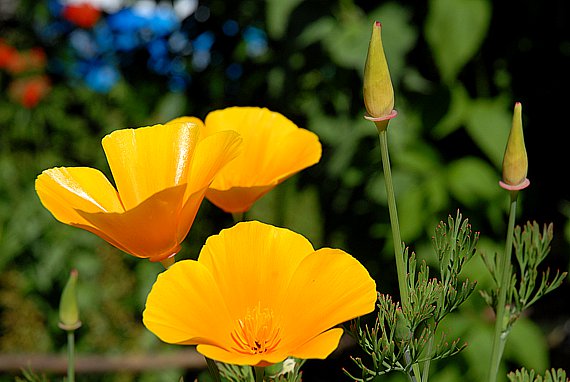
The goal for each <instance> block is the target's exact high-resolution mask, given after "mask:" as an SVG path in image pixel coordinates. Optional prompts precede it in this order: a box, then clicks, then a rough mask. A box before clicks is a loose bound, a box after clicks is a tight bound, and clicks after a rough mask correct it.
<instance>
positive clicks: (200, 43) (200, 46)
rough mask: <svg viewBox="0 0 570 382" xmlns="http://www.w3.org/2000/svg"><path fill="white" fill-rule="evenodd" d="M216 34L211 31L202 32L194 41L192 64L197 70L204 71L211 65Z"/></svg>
mask: <svg viewBox="0 0 570 382" xmlns="http://www.w3.org/2000/svg"><path fill="white" fill-rule="evenodd" d="M214 41H215V36H214V33H212V32H211V31H207V32H204V33H202V34H200V35H199V36H198V37H196V39H195V40H194V41H192V46H193V48H194V53H193V55H192V66H193V67H194V69H195V70H197V71H202V70H204V69H206V67H208V65H210V58H211V54H210V49H211V48H212V45H214Z"/></svg>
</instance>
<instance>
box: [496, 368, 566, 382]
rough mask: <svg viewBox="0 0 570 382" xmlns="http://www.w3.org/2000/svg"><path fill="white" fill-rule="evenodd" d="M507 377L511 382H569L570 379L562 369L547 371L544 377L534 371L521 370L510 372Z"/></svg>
mask: <svg viewBox="0 0 570 382" xmlns="http://www.w3.org/2000/svg"><path fill="white" fill-rule="evenodd" d="M507 377H508V378H509V382H569V381H570V379H568V378H567V377H566V372H565V371H564V370H562V369H557V370H556V369H551V370H546V372H545V374H544V377H543V376H542V375H540V374H536V373H535V371H534V370H530V371H528V370H526V369H525V368H522V369H520V370H516V371H512V372H510V373H509V374H508V375H507Z"/></svg>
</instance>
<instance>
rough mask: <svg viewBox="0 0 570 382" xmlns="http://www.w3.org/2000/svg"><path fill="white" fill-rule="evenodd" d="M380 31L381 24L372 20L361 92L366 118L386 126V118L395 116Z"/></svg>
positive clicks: (392, 92)
mask: <svg viewBox="0 0 570 382" xmlns="http://www.w3.org/2000/svg"><path fill="white" fill-rule="evenodd" d="M381 32H382V24H381V23H380V22H379V21H376V22H374V25H373V27H372V37H371V38H370V44H369V46H368V55H367V56H366V64H365V66H364V86H363V93H364V106H365V107H366V112H367V113H368V119H370V120H372V121H374V122H376V125H377V126H378V122H383V123H382V124H381V125H384V126H387V120H389V119H390V118H393V117H394V116H395V111H394V110H393V109H394V88H393V87H392V80H391V78H390V71H389V70H388V62H387V61H386V55H385V54H384V47H383V45H382V36H381ZM378 127H379V128H380V126H378ZM384 128H385V127H384Z"/></svg>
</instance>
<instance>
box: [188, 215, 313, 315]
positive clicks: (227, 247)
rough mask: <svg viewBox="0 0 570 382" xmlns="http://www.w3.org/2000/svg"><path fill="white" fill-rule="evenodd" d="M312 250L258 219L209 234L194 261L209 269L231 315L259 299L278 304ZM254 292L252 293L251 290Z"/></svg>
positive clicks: (294, 235)
mask: <svg viewBox="0 0 570 382" xmlns="http://www.w3.org/2000/svg"><path fill="white" fill-rule="evenodd" d="M313 252H314V249H313V246H312V245H311V243H310V242H309V241H308V240H307V239H306V238H304V237H303V236H302V235H299V234H297V233H295V232H293V231H290V230H287V229H284V228H277V227H274V226H271V225H268V224H263V223H260V222H258V221H249V222H242V223H238V224H236V225H235V226H234V227H232V228H231V229H225V230H222V231H221V232H220V234H219V235H214V236H210V237H209V238H208V240H206V244H205V245H204V247H203V248H202V251H201V252H200V256H199V258H198V261H199V262H200V263H202V264H204V266H206V267H207V268H208V269H210V272H212V275H213V277H214V278H215V280H216V282H217V285H218V287H219V288H220V291H221V292H222V294H223V295H224V296H232V298H229V299H227V305H228V309H229V311H230V312H231V314H233V315H234V316H240V315H245V314H246V310H247V308H248V307H252V306H255V305H257V304H258V303H259V302H261V304H262V305H264V306H269V305H274V304H278V303H279V302H280V301H282V299H283V298H284V293H285V288H283V285H287V284H288V283H289V280H290V279H291V277H292V276H293V273H294V272H295V269H297V266H298V264H299V263H300V262H301V261H302V260H303V259H304V258H305V257H306V256H308V255H309V254H311V253H313ZM252 291H255V293H252Z"/></svg>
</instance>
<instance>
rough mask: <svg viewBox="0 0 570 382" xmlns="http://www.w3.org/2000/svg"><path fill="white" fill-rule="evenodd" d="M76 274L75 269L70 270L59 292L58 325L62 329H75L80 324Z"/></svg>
mask: <svg viewBox="0 0 570 382" xmlns="http://www.w3.org/2000/svg"><path fill="white" fill-rule="evenodd" d="M77 276H78V272H77V269H73V270H71V272H70V274H69V279H68V280H67V283H66V284H65V287H64V288H63V292H62V293H61V300H60V302H59V327H60V328H62V329H63V330H68V331H70V330H75V329H78V328H79V327H80V326H81V321H79V306H78V303H77V291H76V285H77Z"/></svg>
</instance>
